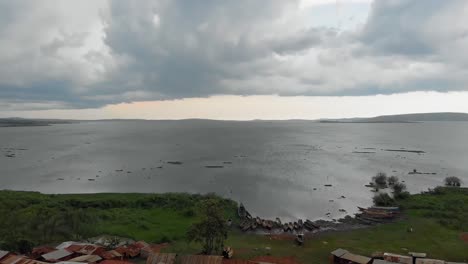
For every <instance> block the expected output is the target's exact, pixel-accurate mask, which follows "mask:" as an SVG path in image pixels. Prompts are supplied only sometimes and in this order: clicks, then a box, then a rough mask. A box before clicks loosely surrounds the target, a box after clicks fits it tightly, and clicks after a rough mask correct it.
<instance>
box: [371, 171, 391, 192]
mask: <svg viewBox="0 0 468 264" xmlns="http://www.w3.org/2000/svg"><path fill="white" fill-rule="evenodd" d="M372 181H373V182H374V183H375V185H377V186H378V187H381V188H385V187H387V174H385V172H379V173H377V174H376V175H375V176H374V177H372Z"/></svg>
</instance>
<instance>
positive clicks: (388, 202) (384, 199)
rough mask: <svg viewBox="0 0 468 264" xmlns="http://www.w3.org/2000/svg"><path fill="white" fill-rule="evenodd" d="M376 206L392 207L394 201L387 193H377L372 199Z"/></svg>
mask: <svg viewBox="0 0 468 264" xmlns="http://www.w3.org/2000/svg"><path fill="white" fill-rule="evenodd" d="M372 200H373V201H374V205H376V206H392V205H395V200H394V199H393V198H392V197H390V195H388V193H379V194H376V195H375V196H374V198H373V199H372Z"/></svg>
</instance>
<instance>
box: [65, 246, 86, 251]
mask: <svg viewBox="0 0 468 264" xmlns="http://www.w3.org/2000/svg"><path fill="white" fill-rule="evenodd" d="M83 247H84V245H81V244H73V245H70V246H69V247H67V248H66V249H67V250H69V251H71V252H78V251H80V250H81V249H82V248H83Z"/></svg>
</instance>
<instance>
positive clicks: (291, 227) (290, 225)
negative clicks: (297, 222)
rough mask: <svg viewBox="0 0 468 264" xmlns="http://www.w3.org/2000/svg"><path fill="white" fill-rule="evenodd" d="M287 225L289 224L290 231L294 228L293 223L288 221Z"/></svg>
mask: <svg viewBox="0 0 468 264" xmlns="http://www.w3.org/2000/svg"><path fill="white" fill-rule="evenodd" d="M288 226H289V230H291V231H293V230H294V225H293V223H291V222H289V223H288Z"/></svg>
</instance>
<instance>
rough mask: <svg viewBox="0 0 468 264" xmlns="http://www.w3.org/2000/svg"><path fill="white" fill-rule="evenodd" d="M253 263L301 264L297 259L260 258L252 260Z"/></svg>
mask: <svg viewBox="0 0 468 264" xmlns="http://www.w3.org/2000/svg"><path fill="white" fill-rule="evenodd" d="M252 261H253V262H269V263H276V264H301V263H300V262H299V261H298V260H297V259H296V258H295V257H273V256H260V257H255V258H253V259H252Z"/></svg>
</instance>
